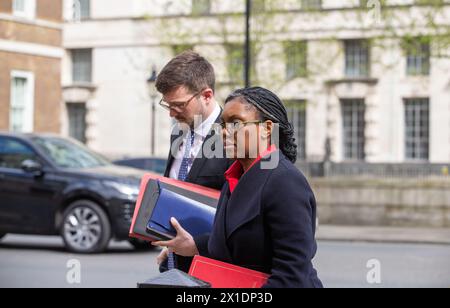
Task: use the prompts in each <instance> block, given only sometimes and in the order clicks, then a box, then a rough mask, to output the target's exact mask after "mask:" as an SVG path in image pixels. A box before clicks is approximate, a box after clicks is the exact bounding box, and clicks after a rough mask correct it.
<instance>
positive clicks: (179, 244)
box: [152, 218, 199, 260]
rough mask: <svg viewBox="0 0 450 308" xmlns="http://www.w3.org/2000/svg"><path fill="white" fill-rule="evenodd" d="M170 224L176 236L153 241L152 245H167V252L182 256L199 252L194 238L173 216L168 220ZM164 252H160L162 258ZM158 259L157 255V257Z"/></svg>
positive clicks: (190, 255) (191, 255)
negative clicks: (167, 239) (171, 238)
mask: <svg viewBox="0 0 450 308" xmlns="http://www.w3.org/2000/svg"><path fill="white" fill-rule="evenodd" d="M170 222H171V223H172V226H173V227H174V228H175V230H176V231H177V236H176V237H175V238H174V239H173V240H170V241H165V242H154V243H152V245H153V246H159V247H167V248H168V251H167V252H173V253H175V254H177V255H179V256H182V257H193V256H196V255H198V254H199V252H198V249H197V245H196V244H195V241H194V238H193V237H192V235H190V234H189V233H188V232H187V231H186V230H184V229H183V227H181V225H180V224H179V223H178V221H177V220H176V219H175V218H172V219H171V220H170ZM165 254H166V252H164V251H163V252H162V253H161V255H160V257H161V258H163V257H164V256H165ZM158 260H159V257H158Z"/></svg>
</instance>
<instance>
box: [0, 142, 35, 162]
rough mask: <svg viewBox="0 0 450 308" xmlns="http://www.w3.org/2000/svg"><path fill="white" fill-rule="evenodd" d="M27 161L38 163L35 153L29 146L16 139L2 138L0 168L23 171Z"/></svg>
mask: <svg viewBox="0 0 450 308" xmlns="http://www.w3.org/2000/svg"><path fill="white" fill-rule="evenodd" d="M27 159H33V160H36V161H37V156H36V154H35V152H34V151H33V150H32V149H31V148H30V147H29V146H27V145H25V144H24V143H22V142H20V141H18V140H16V139H11V138H1V137H0V168H9V169H21V166H22V163H23V162H24V161H25V160H27Z"/></svg>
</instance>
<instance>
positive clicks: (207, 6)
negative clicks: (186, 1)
mask: <svg viewBox="0 0 450 308" xmlns="http://www.w3.org/2000/svg"><path fill="white" fill-rule="evenodd" d="M210 13H211V0H192V15H209V14H210Z"/></svg>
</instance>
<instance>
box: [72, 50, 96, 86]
mask: <svg viewBox="0 0 450 308" xmlns="http://www.w3.org/2000/svg"><path fill="white" fill-rule="evenodd" d="M72 79H73V82H74V83H90V82H91V81H92V50H91V49H75V50H72Z"/></svg>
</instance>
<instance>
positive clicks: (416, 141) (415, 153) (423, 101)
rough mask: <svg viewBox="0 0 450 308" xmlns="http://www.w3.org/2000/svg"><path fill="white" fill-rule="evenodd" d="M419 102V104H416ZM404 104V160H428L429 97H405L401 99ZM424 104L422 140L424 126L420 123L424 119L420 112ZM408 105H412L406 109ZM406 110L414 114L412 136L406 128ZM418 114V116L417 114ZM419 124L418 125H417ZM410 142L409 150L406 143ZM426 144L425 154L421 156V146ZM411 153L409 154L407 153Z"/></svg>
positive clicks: (429, 139)
mask: <svg viewBox="0 0 450 308" xmlns="http://www.w3.org/2000/svg"><path fill="white" fill-rule="evenodd" d="M418 103H419V104H418ZM403 104H404V117H405V118H404V138H405V140H404V147H405V151H404V155H405V160H406V161H408V162H419V163H420V162H429V161H430V141H431V138H430V137H431V125H430V124H431V123H430V120H431V118H430V105H431V104H430V98H428V97H413V98H405V99H404V100H403ZM424 106H426V109H425V112H426V116H427V119H426V124H427V126H426V133H427V135H426V136H424V137H426V140H423V139H422V138H423V136H422V132H423V131H424V127H422V126H421V125H420V124H421V123H424V121H425V119H423V118H422V114H423V112H424ZM408 107H412V109H410V110H408ZM408 112H412V113H413V114H414V118H413V119H412V122H413V125H412V126H413V127H412V128H413V131H412V132H413V133H412V136H409V131H408V129H409V128H410V125H408V124H409V123H410V119H408ZM417 114H419V116H417ZM418 124H419V126H418ZM417 134H418V136H417ZM409 143H412V151H410V149H409V147H408V144H409ZM424 144H426V145H427V148H426V151H425V153H426V155H425V156H421V154H423V150H424V149H422V148H421V147H422V146H423V145H424ZM410 152H411V153H412V155H409V153H410Z"/></svg>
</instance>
